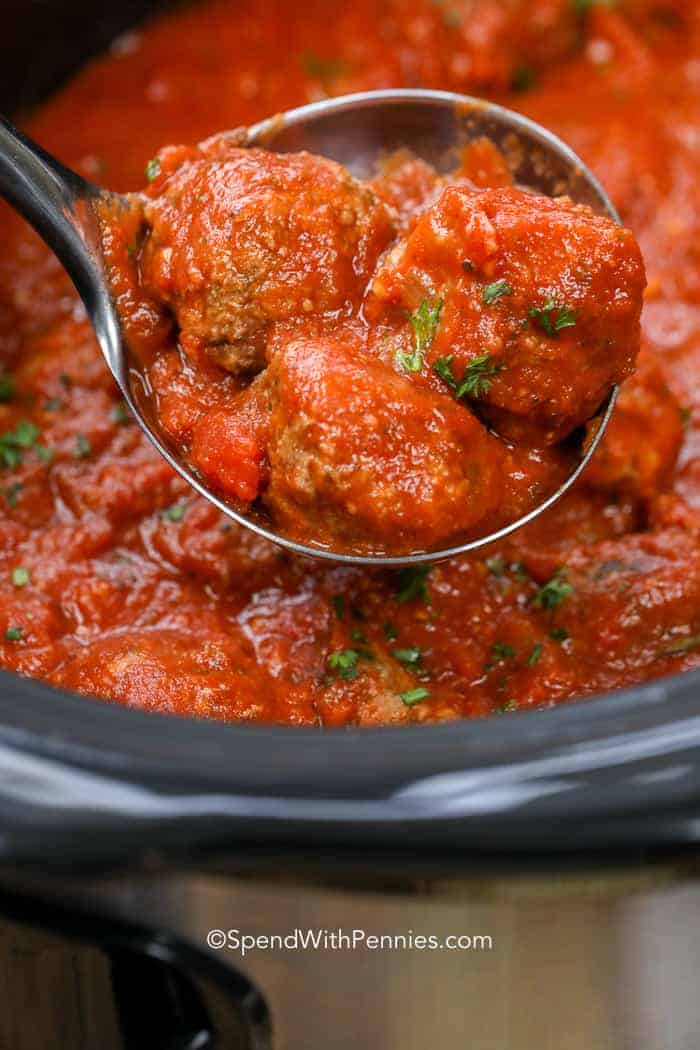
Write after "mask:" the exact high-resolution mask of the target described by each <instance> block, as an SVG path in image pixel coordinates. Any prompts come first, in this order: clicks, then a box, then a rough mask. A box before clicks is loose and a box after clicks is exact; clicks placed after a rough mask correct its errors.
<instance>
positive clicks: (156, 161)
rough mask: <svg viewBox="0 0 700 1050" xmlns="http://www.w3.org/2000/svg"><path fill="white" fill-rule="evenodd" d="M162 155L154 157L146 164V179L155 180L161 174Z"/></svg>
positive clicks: (148, 180)
mask: <svg viewBox="0 0 700 1050" xmlns="http://www.w3.org/2000/svg"><path fill="white" fill-rule="evenodd" d="M160 167H161V165H160V157H152V158H151V159H150V160H149V162H148V164H147V165H146V181H147V182H153V181H154V179H157V178H158V176H159V175H160Z"/></svg>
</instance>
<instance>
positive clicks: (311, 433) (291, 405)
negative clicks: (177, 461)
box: [264, 336, 504, 553]
mask: <svg viewBox="0 0 700 1050" xmlns="http://www.w3.org/2000/svg"><path fill="white" fill-rule="evenodd" d="M267 376H268V378H269V382H270V396H271V403H272V414H271V417H270V440H269V446H268V456H269V471H270V482H269V487H268V489H267V491H266V493H265V495H264V501H265V503H266V505H267V506H268V508H269V509H270V510H271V511H272V512H273V514H274V518H275V521H276V523H277V525H278V526H279V527H281V529H282V531H284V532H287V533H288V534H289V533H291V534H292V535H294V536H296V537H304V536H306V537H307V538H309V537H312V538H318V537H322V538H323V539H325V540H327V541H328V540H331V539H335V538H336V537H338V538H339V539H340V540H341V541H342V542H343V543H344V544H345V546H346V547H348V548H352V549H353V550H357V551H362V550H364V551H368V550H371V551H373V552H381V551H384V550H387V549H388V550H390V551H391V552H392V553H395V552H407V551H411V550H416V549H420V550H424V549H426V548H430V547H433V546H435V545H437V544H442V543H444V542H446V541H448V540H450V539H451V538H453V537H455V536H457V535H459V534H462V533H464V532H465V531H467V530H470V529H473V528H474V527H476V526H478V525H479V524H480V523H481V522H483V520H484V519H485V518H486V517H487V516H488V515H489V514H491V513H493V512H494V510H495V509H496V507H497V506H498V503H499V500H500V497H501V494H502V489H503V486H502V474H503V472H504V450H503V447H502V445H501V444H500V443H499V442H498V441H497V440H496V439H495V438H493V437H491V436H490V435H489V434H488V432H487V431H486V429H485V428H484V427H483V426H482V424H481V423H480V422H479V421H478V420H477V419H476V418H475V417H474V416H473V415H472V414H471V412H469V411H468V409H466V408H465V407H463V406H461V405H458V404H457V403H456V402H451V401H449V400H448V399H446V398H444V397H442V396H441V395H438V394H435V393H433V392H432V391H429V390H423V389H421V388H420V387H418V386H416V385H414V384H412V383H411V382H410V381H409V380H407V379H405V378H404V377H402V376H397V375H396V374H395V373H394V372H392V371H391V370H390V369H387V368H386V367H385V366H384V365H382V364H381V362H378V361H376V360H374V359H373V358H370V357H366V356H365V355H364V354H362V353H361V352H359V351H357V350H353V348H352V347H351V346H350V345H349V342H347V341H345V340H343V339H341V338H338V337H335V338H333V339H329V338H325V339H323V338H320V337H319V338H316V339H314V338H309V337H305V336H298V337H297V338H295V339H292V340H290V341H289V342H288V343H287V344H286V345H283V346H281V347H280V349H279V350H277V351H276V352H275V353H274V354H273V357H272V361H271V364H270V366H269V368H268V371H267Z"/></svg>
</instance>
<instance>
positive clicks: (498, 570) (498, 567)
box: [485, 558, 506, 576]
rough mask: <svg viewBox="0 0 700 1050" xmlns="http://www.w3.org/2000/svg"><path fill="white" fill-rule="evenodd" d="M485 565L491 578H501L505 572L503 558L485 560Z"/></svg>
mask: <svg viewBox="0 0 700 1050" xmlns="http://www.w3.org/2000/svg"><path fill="white" fill-rule="evenodd" d="M485 565H486V568H487V569H488V571H489V572H490V573H491V575H492V576H503V575H504V573H505V571H506V563H505V562H504V560H503V558H487V559H486V562H485Z"/></svg>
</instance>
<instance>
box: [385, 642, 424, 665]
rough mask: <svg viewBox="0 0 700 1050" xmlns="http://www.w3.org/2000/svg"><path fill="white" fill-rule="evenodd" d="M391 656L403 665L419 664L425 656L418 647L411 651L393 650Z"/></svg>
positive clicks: (413, 647) (410, 649) (412, 647)
mask: <svg viewBox="0 0 700 1050" xmlns="http://www.w3.org/2000/svg"><path fill="white" fill-rule="evenodd" d="M391 655H392V656H393V657H394V659H395V660H398V661H399V663H402V664H419V663H420V661H421V656H422V655H423V654H422V653H421V651H420V649H419V648H418V647H417V646H411V648H409V649H392V650H391Z"/></svg>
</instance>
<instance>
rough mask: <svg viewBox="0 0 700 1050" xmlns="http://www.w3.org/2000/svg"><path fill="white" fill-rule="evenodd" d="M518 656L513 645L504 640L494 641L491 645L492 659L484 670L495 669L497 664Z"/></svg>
mask: <svg viewBox="0 0 700 1050" xmlns="http://www.w3.org/2000/svg"><path fill="white" fill-rule="evenodd" d="M516 656H517V653H516V651H515V649H514V648H513V646H512V645H507V644H506V643H504V642H494V643H493V645H492V646H491V659H490V660H489V662H488V663H487V664H486V666H485V668H484V670H485V671H493V669H494V667H496V665H497V664H500V663H502V662H503V661H504V660H513V659H514V658H515V657H516Z"/></svg>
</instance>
